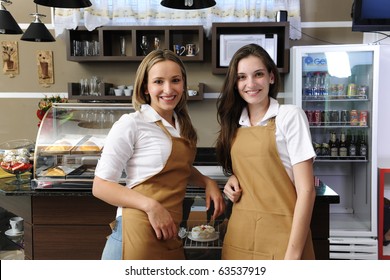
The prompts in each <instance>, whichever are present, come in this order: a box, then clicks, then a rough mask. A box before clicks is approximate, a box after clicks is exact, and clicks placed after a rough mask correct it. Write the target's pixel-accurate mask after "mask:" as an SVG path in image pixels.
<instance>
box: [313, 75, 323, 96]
mask: <svg viewBox="0 0 390 280" xmlns="http://www.w3.org/2000/svg"><path fill="white" fill-rule="evenodd" d="M313 95H315V96H319V95H321V74H320V73H319V72H316V73H315V75H314V82H313Z"/></svg>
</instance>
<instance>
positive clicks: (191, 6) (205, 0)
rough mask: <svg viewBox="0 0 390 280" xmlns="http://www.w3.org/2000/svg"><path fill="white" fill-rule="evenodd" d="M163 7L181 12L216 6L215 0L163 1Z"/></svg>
mask: <svg viewBox="0 0 390 280" xmlns="http://www.w3.org/2000/svg"><path fill="white" fill-rule="evenodd" d="M160 4H161V5H162V6H164V7H167V8H171V9H179V10H199V9H205V8H211V7H213V6H215V4H216V3H215V1H214V0H163V1H161V3H160Z"/></svg>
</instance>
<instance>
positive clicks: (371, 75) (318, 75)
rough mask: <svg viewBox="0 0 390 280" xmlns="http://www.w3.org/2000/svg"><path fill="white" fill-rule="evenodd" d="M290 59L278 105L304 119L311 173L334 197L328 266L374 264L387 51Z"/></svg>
mask: <svg viewBox="0 0 390 280" xmlns="http://www.w3.org/2000/svg"><path fill="white" fill-rule="evenodd" d="M290 59H291V64H290V72H289V74H288V75H286V76H285V103H292V104H296V105H298V106H300V107H301V108H302V109H303V110H304V111H305V112H306V115H307V117H308V121H309V125H310V131H311V135H312V141H313V146H314V148H315V151H316V154H317V157H316V160H315V163H314V173H315V175H316V176H318V177H319V178H320V179H321V180H322V181H324V182H325V183H326V184H327V185H329V186H330V187H332V188H333V189H334V190H335V191H336V192H337V193H338V194H339V195H340V203H339V204H335V205H331V208H330V258H331V259H377V258H378V243H377V237H378V174H377V173H378V171H377V169H378V159H379V160H384V161H389V160H388V159H389V158H390V152H389V149H388V148H387V147H386V145H387V146H389V144H388V143H390V133H389V132H387V130H389V129H388V125H386V123H387V122H388V121H390V113H389V111H390V106H389V105H390V76H389V75H390V46H381V45H361V44H358V45H321V46H319V45H317V46H299V47H292V48H291V55H290ZM379 155H380V156H379ZM378 156H379V157H378Z"/></svg>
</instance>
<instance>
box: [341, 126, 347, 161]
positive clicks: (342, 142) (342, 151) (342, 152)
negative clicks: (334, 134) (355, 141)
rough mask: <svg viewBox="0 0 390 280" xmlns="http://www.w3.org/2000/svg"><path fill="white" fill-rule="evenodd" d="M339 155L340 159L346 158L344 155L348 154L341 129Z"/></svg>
mask: <svg viewBox="0 0 390 280" xmlns="http://www.w3.org/2000/svg"><path fill="white" fill-rule="evenodd" d="M339 156H340V157H341V158H342V159H346V157H347V156H348V147H347V141H346V137H345V132H344V131H341V136H340V145H339Z"/></svg>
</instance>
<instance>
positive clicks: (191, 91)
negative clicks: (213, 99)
mask: <svg viewBox="0 0 390 280" xmlns="http://www.w3.org/2000/svg"><path fill="white" fill-rule="evenodd" d="M187 92H188V96H195V95H197V94H198V92H197V91H196V90H193V89H189V90H188V91H187Z"/></svg>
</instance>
